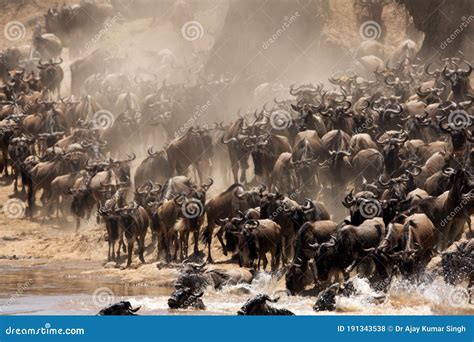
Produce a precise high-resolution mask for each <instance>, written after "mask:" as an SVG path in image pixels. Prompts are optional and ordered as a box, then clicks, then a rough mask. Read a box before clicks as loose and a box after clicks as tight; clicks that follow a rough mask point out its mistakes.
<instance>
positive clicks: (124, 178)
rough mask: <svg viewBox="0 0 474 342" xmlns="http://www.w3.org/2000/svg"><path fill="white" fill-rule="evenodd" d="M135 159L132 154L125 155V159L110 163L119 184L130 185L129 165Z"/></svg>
mask: <svg viewBox="0 0 474 342" xmlns="http://www.w3.org/2000/svg"><path fill="white" fill-rule="evenodd" d="M135 158H136V155H135V153H132V155H127V158H126V159H123V160H117V161H112V164H113V166H114V171H115V173H116V174H117V177H118V178H119V179H120V181H121V182H127V183H130V164H131V162H132V161H134V160H135Z"/></svg>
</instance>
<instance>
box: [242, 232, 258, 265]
mask: <svg viewBox="0 0 474 342" xmlns="http://www.w3.org/2000/svg"><path fill="white" fill-rule="evenodd" d="M244 239H245V242H246V243H247V246H248V248H249V258H250V260H255V259H257V258H258V254H257V243H256V241H255V235H254V234H253V233H251V232H246V233H244Z"/></svg>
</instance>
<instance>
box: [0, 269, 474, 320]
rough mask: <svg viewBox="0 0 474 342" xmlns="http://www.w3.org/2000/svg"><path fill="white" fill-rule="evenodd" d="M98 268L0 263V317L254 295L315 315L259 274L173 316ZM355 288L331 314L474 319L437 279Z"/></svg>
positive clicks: (219, 307)
mask: <svg viewBox="0 0 474 342" xmlns="http://www.w3.org/2000/svg"><path fill="white" fill-rule="evenodd" d="M101 267H102V266H101V265H100V264H98V263H96V262H80V263H74V262H56V263H44V264H41V263H38V264H33V265H31V264H30V265H24V264H22V263H15V262H12V263H7V264H2V266H1V283H0V314H8V315H93V314H96V313H97V312H98V311H99V310H100V309H101V308H102V307H104V306H106V305H107V304H111V303H113V302H117V301H120V300H129V301H130V302H131V303H132V304H133V305H134V306H137V305H140V306H141V307H142V309H141V310H140V313H141V314H148V315H160V314H161V315H163V314H168V315H169V314H171V315H174V314H185V315H200V314H207V315H210V314H211V315H212V314H215V315H232V314H235V313H236V312H237V310H238V309H239V308H240V307H241V306H242V304H243V303H244V302H245V301H246V300H247V299H248V298H250V297H251V296H253V295H255V294H258V293H268V294H270V295H274V296H279V297H280V301H279V302H278V304H276V306H279V307H285V308H288V309H290V310H292V311H293V312H295V313H296V314H300V315H314V314H316V313H315V312H314V311H313V310H312V305H313V304H314V302H315V298H314V297H300V296H287V295H286V293H285V291H284V288H283V286H282V280H281V279H280V280H277V279H276V278H275V277H272V276H271V275H269V274H267V273H260V274H258V275H257V277H256V278H255V279H254V281H253V282H252V283H251V284H242V285H237V286H229V287H225V288H223V289H222V290H221V291H215V290H212V289H208V291H207V292H206V294H205V295H204V297H203V301H204V303H205V304H206V306H207V310H206V311H196V310H177V311H176V310H168V309H167V299H168V297H169V294H170V293H171V292H172V290H173V289H172V287H170V286H154V285H151V284H147V283H140V284H134V285H130V284H129V283H127V282H126V281H123V280H121V279H119V278H115V277H109V276H107V277H104V276H100V275H95V274H91V273H90V270H91V269H95V268H101ZM124 272H125V271H124ZM355 285H356V288H357V290H358V293H357V294H356V295H355V296H353V297H351V298H339V299H338V301H337V311H336V314H474V305H471V304H469V303H468V297H466V295H467V292H466V291H465V290H464V288H463V287H453V286H448V285H446V284H445V283H444V282H443V281H442V279H440V278H435V279H434V280H433V279H431V280H430V281H429V282H426V283H421V284H418V285H416V286H415V285H413V284H410V283H408V282H404V281H395V282H394V283H393V284H392V287H391V289H390V291H389V293H388V295H387V297H386V298H385V299H383V298H382V299H381V296H382V294H381V293H377V292H375V291H374V290H372V289H371V288H370V287H369V286H368V283H367V282H366V281H365V280H364V279H357V280H356V282H355ZM318 314H334V313H329V312H326V313H325V312H323V313H318Z"/></svg>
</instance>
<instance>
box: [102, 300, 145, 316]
mask: <svg viewBox="0 0 474 342" xmlns="http://www.w3.org/2000/svg"><path fill="white" fill-rule="evenodd" d="M140 308H141V307H140V306H139V307H136V308H135V309H133V308H132V304H130V302H128V301H122V302H119V303H115V304H113V305H111V306H109V307H107V308H105V309H102V310H100V311H99V313H98V314H97V315H98V316H136V312H137V311H138V310H140Z"/></svg>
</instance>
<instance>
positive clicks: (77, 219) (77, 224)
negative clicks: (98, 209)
mask: <svg viewBox="0 0 474 342" xmlns="http://www.w3.org/2000/svg"><path fill="white" fill-rule="evenodd" d="M80 226H81V218H80V217H79V216H76V232H77V231H78V230H79V227H80Z"/></svg>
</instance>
